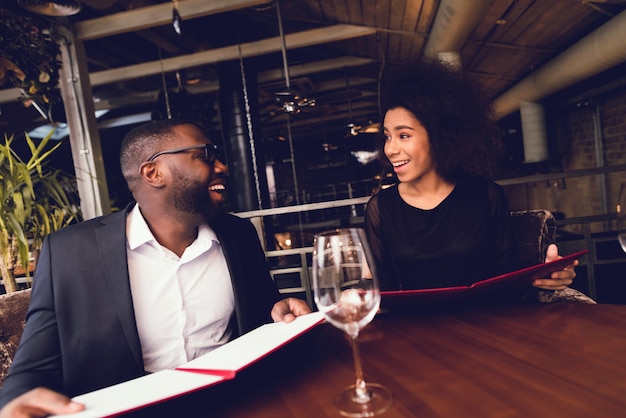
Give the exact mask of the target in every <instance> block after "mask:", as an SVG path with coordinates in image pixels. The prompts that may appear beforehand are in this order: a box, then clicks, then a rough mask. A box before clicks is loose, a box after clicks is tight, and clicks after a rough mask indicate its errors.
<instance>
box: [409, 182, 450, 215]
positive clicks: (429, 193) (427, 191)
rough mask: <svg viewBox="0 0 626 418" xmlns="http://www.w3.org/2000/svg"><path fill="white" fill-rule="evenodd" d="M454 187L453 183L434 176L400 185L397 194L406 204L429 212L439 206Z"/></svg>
mask: <svg viewBox="0 0 626 418" xmlns="http://www.w3.org/2000/svg"><path fill="white" fill-rule="evenodd" d="M454 186H455V184H454V183H451V182H449V181H447V180H444V179H443V178H441V177H440V176H438V175H434V176H429V177H425V178H420V179H418V180H416V181H413V182H407V183H400V184H399V185H398V193H400V197H401V198H402V200H404V201H405V202H406V203H407V204H409V205H411V206H413V207H416V208H418V209H424V210H429V209H434V208H436V207H437V206H439V204H440V203H441V202H443V201H444V200H445V198H446V197H448V196H449V195H450V193H452V190H454Z"/></svg>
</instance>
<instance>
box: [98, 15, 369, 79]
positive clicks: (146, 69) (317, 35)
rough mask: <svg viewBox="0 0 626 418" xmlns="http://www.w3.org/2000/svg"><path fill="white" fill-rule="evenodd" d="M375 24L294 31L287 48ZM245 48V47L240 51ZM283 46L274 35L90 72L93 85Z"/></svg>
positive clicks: (360, 32) (358, 32)
mask: <svg viewBox="0 0 626 418" xmlns="http://www.w3.org/2000/svg"><path fill="white" fill-rule="evenodd" d="M375 33H376V29H375V28H370V27H366V26H354V25H343V24H340V25H334V26H329V27H325V28H318V29H312V30H307V31H304V32H297V33H292V34H289V35H287V36H285V44H286V46H287V48H291V49H294V48H303V47H307V46H312V45H319V44H325V43H329V42H336V41H342V40H346V39H352V38H357V37H361V36H367V35H373V34H375ZM240 48H241V51H240ZM280 50H281V38H280V37H278V36H277V37H274V38H269V39H263V40H260V41H255V42H249V43H246V44H241V46H239V45H232V46H227V47H224V48H218V49H213V50H209V51H201V52H196V53H193V54H188V55H184V56H180V57H174V58H167V59H164V60H162V61H151V62H145V63H141V64H135V65H130V66H127V67H121V68H115V69H112V70H105V71H99V72H95V73H91V74H90V81H91V85H92V86H99V85H103V84H109V83H116V82H119V81H122V80H130V79H135V78H139V77H145V76H149V75H154V74H160V73H161V72H164V73H167V72H171V71H178V70H182V69H184V68H189V67H195V66H198V65H204V64H210V63H217V62H221V61H230V60H237V59H239V57H240V54H241V57H243V58H248V57H254V56H260V55H265V54H269V53H272V52H277V51H280Z"/></svg>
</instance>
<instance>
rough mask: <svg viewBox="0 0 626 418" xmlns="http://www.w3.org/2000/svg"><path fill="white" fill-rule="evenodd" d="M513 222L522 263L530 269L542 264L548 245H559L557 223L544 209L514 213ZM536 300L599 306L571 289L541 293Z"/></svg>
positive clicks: (543, 291) (539, 292)
mask: <svg viewBox="0 0 626 418" xmlns="http://www.w3.org/2000/svg"><path fill="white" fill-rule="evenodd" d="M511 219H512V221H513V229H514V230H515V238H516V240H517V248H518V252H519V255H520V257H521V258H522V260H523V261H524V262H525V264H526V265H529V266H530V265H533V264H537V263H543V262H544V260H545V258H546V251H547V249H548V245H550V244H552V243H556V219H555V218H554V215H552V212H550V211H549V210H545V209H533V210H525V211H517V212H511ZM537 298H538V301H539V302H560V301H573V302H584V303H596V302H595V301H594V300H593V299H591V298H590V297H589V296H587V295H585V294H584V293H582V292H579V291H578V290H575V289H572V288H569V287H568V288H566V289H564V290H555V291H548V290H542V289H540V290H539V291H538V292H537Z"/></svg>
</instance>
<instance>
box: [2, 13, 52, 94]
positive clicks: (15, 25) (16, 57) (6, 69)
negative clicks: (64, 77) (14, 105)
mask: <svg viewBox="0 0 626 418" xmlns="http://www.w3.org/2000/svg"><path fill="white" fill-rule="evenodd" d="M50 30H51V24H50V22H49V21H47V20H44V19H41V18H40V17H37V16H31V15H28V14H17V13H13V12H11V11H9V10H6V9H0V85H2V84H3V83H4V82H6V81H9V82H10V83H11V84H13V85H14V86H15V87H18V88H20V89H21V90H22V92H23V94H24V97H22V100H24V101H25V102H28V101H29V100H37V101H40V103H54V102H57V101H60V100H61V97H60V93H59V89H58V88H57V85H58V81H59V69H60V68H61V61H60V60H59V56H60V54H61V51H60V48H59V45H58V44H57V43H56V41H55V40H54V39H52V37H51V35H50Z"/></svg>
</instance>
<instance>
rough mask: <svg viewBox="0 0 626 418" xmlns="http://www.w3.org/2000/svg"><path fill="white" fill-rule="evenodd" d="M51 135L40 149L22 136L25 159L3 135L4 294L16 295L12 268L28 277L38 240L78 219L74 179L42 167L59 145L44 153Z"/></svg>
mask: <svg viewBox="0 0 626 418" xmlns="http://www.w3.org/2000/svg"><path fill="white" fill-rule="evenodd" d="M53 132H54V131H51V132H50V133H49V134H48V135H47V136H46V137H45V138H44V139H42V141H41V142H40V143H39V145H36V144H35V142H34V141H33V140H32V139H31V138H30V137H29V136H28V134H26V135H25V140H26V144H27V145H28V149H29V151H30V158H29V159H28V160H22V159H21V158H20V157H19V156H18V154H17V153H16V151H15V149H14V148H13V147H12V144H13V141H14V136H13V135H11V136H7V135H6V134H5V135H4V143H3V144H0V182H1V187H0V272H1V273H2V279H3V280H4V287H5V289H6V291H7V293H8V292H12V291H15V290H17V284H16V282H15V277H14V271H15V269H16V267H18V266H23V268H24V270H25V272H26V275H27V277H30V273H29V265H30V260H29V257H30V256H31V255H33V256H34V259H35V263H36V259H37V254H38V251H39V249H40V248H41V244H42V242H43V238H44V237H45V236H46V235H48V234H50V233H51V232H54V231H57V230H59V229H61V228H63V227H64V226H66V225H68V224H70V223H71V222H73V221H75V220H79V218H80V212H79V209H78V207H77V206H76V205H74V204H73V203H72V201H71V199H70V196H72V190H73V189H75V178H74V177H73V176H70V175H68V174H66V173H63V172H61V171H60V170H55V169H50V168H48V167H47V166H46V163H47V161H48V157H49V156H50V154H52V153H53V152H54V151H55V150H56V149H57V148H58V147H59V146H60V145H61V144H60V143H58V144H56V145H54V146H52V147H49V148H47V145H48V143H49V141H50V138H51V136H52V133H53Z"/></svg>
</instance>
